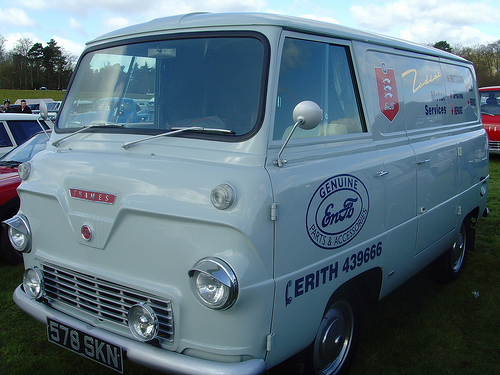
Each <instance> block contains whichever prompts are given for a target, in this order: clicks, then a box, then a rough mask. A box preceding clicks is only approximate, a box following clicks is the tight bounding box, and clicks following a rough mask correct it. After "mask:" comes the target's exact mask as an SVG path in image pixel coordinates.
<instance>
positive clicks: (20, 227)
mask: <svg viewBox="0 0 500 375" xmlns="http://www.w3.org/2000/svg"><path fill="white" fill-rule="evenodd" d="M4 224H6V225H8V226H9V229H8V234H9V240H10V243H11V244H12V247H13V248H14V249H16V250H17V251H20V252H22V253H29V252H30V251H31V230H30V227H29V224H28V219H27V218H26V217H25V216H24V215H16V216H14V217H12V218H10V219H9V220H5V221H4Z"/></svg>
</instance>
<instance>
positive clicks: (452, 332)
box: [0, 90, 500, 375]
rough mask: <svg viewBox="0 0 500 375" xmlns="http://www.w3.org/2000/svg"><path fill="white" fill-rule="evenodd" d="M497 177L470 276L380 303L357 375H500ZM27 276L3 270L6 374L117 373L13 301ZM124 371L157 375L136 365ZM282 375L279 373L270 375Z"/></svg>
mask: <svg viewBox="0 0 500 375" xmlns="http://www.w3.org/2000/svg"><path fill="white" fill-rule="evenodd" d="M0 93H1V90H0ZM490 174H491V179H490V190H489V196H488V207H489V208H490V209H491V215H490V216H489V217H488V218H486V219H483V220H481V221H480V223H479V224H478V226H477V231H476V247H475V251H474V252H471V253H470V254H469V257H468V259H467V264H466V268H465V270H464V271H465V272H464V273H463V274H462V275H461V277H460V278H459V279H458V280H457V281H456V282H454V283H451V284H446V285H440V284H436V283H435V282H433V281H432V280H431V279H430V278H429V277H428V276H427V274H426V273H425V272H422V273H420V274H418V275H417V276H415V277H414V278H412V279H411V280H410V281H408V282H407V283H405V284H404V285H403V286H401V287H400V288H398V289H397V290H396V291H395V292H393V293H392V294H391V295H390V296H388V297H387V298H386V299H384V300H382V301H381V302H379V303H378V304H377V305H376V307H375V309H374V310H373V311H371V312H370V315H369V316H367V322H366V323H367V324H366V328H365V329H364V332H363V335H362V338H361V340H360V343H359V347H358V352H357V355H356V358H355V361H354V364H353V366H352V368H351V372H350V375H367V374H369V375H377V374H383V375H392V374H394V375H402V374H403V375H423V374H425V375H432V374H436V375H443V374H453V375H455V374H460V375H462V374H482V375H489V374H500V339H499V338H500V273H499V270H500V230H499V228H500V157H494V156H493V157H492V158H491V163H490ZM22 273H23V268H22V266H18V267H12V266H7V265H5V264H1V263H0V374H9V375H15V374H19V375H24V374H28V373H35V374H42V375H43V374H89V373H92V374H94V375H99V374H114V373H115V372H113V371H111V370H108V369H106V368H104V367H102V366H100V365H98V364H96V363H93V362H91V361H89V360H87V359H84V358H82V357H79V356H78V355H76V354H74V353H71V352H69V351H68V350H65V349H62V348H59V347H58V346H56V345H54V344H50V343H48V341H47V338H46V332H45V327H44V325H43V324H40V323H38V322H36V321H34V320H33V319H32V318H30V317H28V316H27V315H25V314H24V313H22V312H21V311H20V309H19V308H18V307H17V306H16V305H15V304H14V303H13V302H12V292H13V290H14V289H15V287H16V286H17V285H18V284H19V283H20V282H21V278H22ZM473 292H478V293H479V296H478V297H477V298H476V297H475V296H474V294H473ZM124 367H125V372H126V373H128V374H156V372H154V371H151V370H148V369H146V368H142V367H139V366H137V365H135V364H133V363H131V362H128V361H125V363H124ZM281 374H282V372H281V371H280V368H279V367H278V368H275V369H271V370H269V371H268V372H267V374H266V375H281Z"/></svg>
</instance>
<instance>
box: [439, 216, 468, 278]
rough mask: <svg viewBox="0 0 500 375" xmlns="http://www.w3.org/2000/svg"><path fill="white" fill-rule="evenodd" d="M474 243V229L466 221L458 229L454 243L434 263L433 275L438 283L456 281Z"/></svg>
mask: <svg viewBox="0 0 500 375" xmlns="http://www.w3.org/2000/svg"><path fill="white" fill-rule="evenodd" d="M473 242H474V229H473V228H471V226H470V223H469V221H468V220H465V221H464V222H463V223H462V226H461V227H460V231H459V232H458V235H457V238H456V239H455V242H454V243H453V245H452V246H451V248H449V249H448V250H447V251H446V252H445V253H444V254H443V255H441V256H440V257H439V258H438V259H437V260H436V262H435V265H434V274H435V276H436V278H437V280H438V281H440V282H443V283H448V282H451V281H454V280H456V279H457V278H458V277H459V275H460V273H461V272H462V270H463V268H464V264H465V259H466V257H467V253H468V251H469V250H470V249H471V248H472V246H473Z"/></svg>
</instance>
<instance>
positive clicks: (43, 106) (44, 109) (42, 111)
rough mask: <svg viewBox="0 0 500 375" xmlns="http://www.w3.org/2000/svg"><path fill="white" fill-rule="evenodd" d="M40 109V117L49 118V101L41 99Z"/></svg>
mask: <svg viewBox="0 0 500 375" xmlns="http://www.w3.org/2000/svg"><path fill="white" fill-rule="evenodd" d="M38 109H39V110H40V117H41V118H42V119H44V120H47V117H49V112H48V109H47V103H45V101H43V100H40V105H39V107H38Z"/></svg>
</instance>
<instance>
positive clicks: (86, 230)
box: [82, 225, 92, 241]
mask: <svg viewBox="0 0 500 375" xmlns="http://www.w3.org/2000/svg"><path fill="white" fill-rule="evenodd" d="M82 237H83V239H84V240H85V241H90V240H91V239H92V229H90V227H89V226H88V225H84V226H83V227H82Z"/></svg>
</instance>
